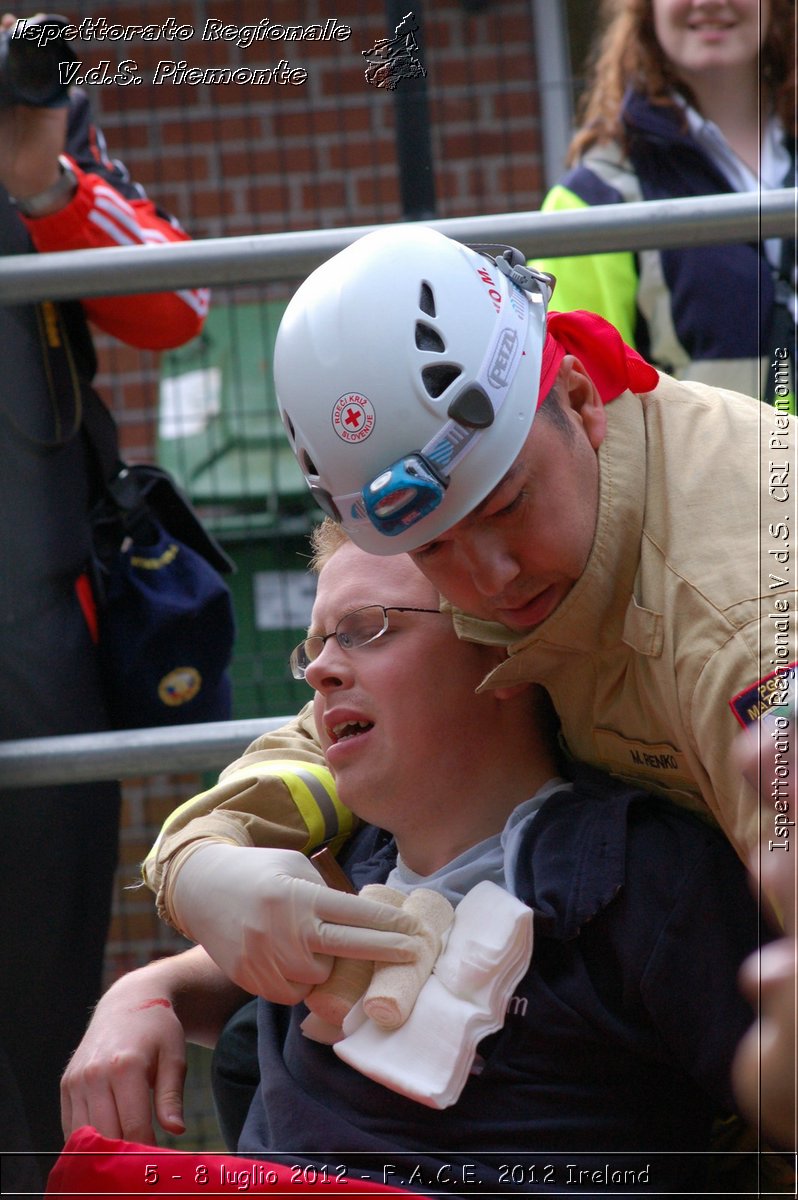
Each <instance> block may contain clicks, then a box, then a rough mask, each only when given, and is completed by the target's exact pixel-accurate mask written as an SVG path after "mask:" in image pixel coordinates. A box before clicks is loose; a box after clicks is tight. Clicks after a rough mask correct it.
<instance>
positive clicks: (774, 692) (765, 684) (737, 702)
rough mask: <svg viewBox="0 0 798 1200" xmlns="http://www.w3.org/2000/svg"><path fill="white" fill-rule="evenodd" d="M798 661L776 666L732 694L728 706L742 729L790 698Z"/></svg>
mask: <svg viewBox="0 0 798 1200" xmlns="http://www.w3.org/2000/svg"><path fill="white" fill-rule="evenodd" d="M796 666H798V663H795V662H792V663H789V665H787V666H784V667H778V668H777V670H775V671H771V673H770V674H769V675H765V676H764V678H762V679H760V680H758V681H757V682H756V683H752V684H751V685H750V687H747V688H745V689H744V690H743V691H742V692H738V693H737V695H736V696H732V698H731V700H730V701H729V707H730V708H731V710H732V712H733V713H734V715H735V717H736V718H737V720H738V721H739V722H740V724H741V725H742V727H743V729H748V728H749V727H750V726H751V725H755V724H756V722H757V721H761V720H762V718H763V717H764V716H765V714H766V713H768V712H770V710H771V709H772V708H776V707H780V706H782V705H786V704H787V703H788V701H789V699H790V695H789V693H790V684H791V683H792V682H793V680H794V679H795V668H796Z"/></svg>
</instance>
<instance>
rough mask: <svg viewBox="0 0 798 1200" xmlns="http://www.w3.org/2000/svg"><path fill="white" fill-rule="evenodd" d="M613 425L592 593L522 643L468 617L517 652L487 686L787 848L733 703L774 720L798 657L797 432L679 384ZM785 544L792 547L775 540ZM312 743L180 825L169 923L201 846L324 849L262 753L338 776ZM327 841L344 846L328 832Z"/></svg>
mask: <svg viewBox="0 0 798 1200" xmlns="http://www.w3.org/2000/svg"><path fill="white" fill-rule="evenodd" d="M607 417H608V432H607V436H606V438H605V440H604V442H603V443H602V445H601V447H600V450H599V466H600V496H599V513H598V521H597V527H596V533H595V537H594V543H593V549H592V551H591V555H590V558H589V560H588V564H587V566H586V569H585V572H584V574H583V576H582V578H581V579H580V580H579V582H578V583H577V584H576V585H575V587H574V588H573V589H572V591H571V592H570V594H569V595H568V596H567V597H566V599H565V600H564V601H563V603H562V604H561V605H560V606H559V608H558V609H557V610H556V611H555V612H554V613H553V614H552V616H551V617H549V618H548V620H546V621H545V622H544V623H543V624H542V625H539V626H538V627H537V628H536V629H535V630H534V632H532V633H531V634H528V635H526V636H524V637H522V638H520V639H516V640H513V635H511V634H510V633H509V632H508V631H507V630H506V629H504V628H503V627H501V626H498V625H489V624H487V623H485V622H481V621H477V620H475V619H473V618H470V617H467V616H464V615H463V614H462V613H455V622H456V626H457V629H458V633H459V634H460V635H461V636H463V637H466V638H469V639H474V640H477V641H498V642H502V643H505V644H507V645H508V658H507V661H506V662H505V663H503V664H502V665H501V666H499V667H498V668H497V669H496V670H495V671H493V672H492V673H491V675H490V676H488V678H487V679H486V681H485V683H484V684H483V685H482V686H485V687H490V686H491V685H498V684H500V683H508V682H510V681H516V680H530V681H535V682H538V683H541V684H543V685H544V686H545V687H546V689H547V690H548V691H549V693H550V695H551V697H552V699H553V701H554V705H555V708H556V709H557V712H558V714H559V716H560V719H561V722H562V730H563V736H564V740H565V742H566V744H567V746H568V749H569V750H570V752H571V753H572V754H573V755H574V757H576V758H578V759H581V760H583V761H585V762H587V763H591V764H593V765H594V766H598V767H600V768H603V769H605V770H608V771H611V772H612V773H614V774H616V775H618V776H620V777H622V778H624V779H632V780H635V781H636V782H639V783H640V784H642V785H644V786H645V787H647V788H651V789H654V790H658V791H665V792H667V793H668V794H669V795H671V796H672V797H673V798H674V799H676V800H678V801H681V802H683V803H685V804H686V805H688V806H689V807H692V808H694V809H696V810H698V811H703V812H705V813H709V814H711V816H712V817H713V818H714V819H715V820H716V821H717V822H718V823H719V824H720V825H721V827H722V828H723V829H724V830H725V832H726V833H727V835H728V836H729V838H730V839H731V840H732V842H733V843H734V845H735V846H736V847H737V849H738V852H740V853H741V854H744V853H746V851H747V850H748V849H749V848H750V847H752V846H753V845H754V844H755V842H756V841H757V839H758V837H759V836H760V830H761V828H762V827H764V832H765V836H766V837H767V836H773V835H774V833H775V826H774V821H773V817H774V805H773V801H772V798H771V796H770V793H769V791H768V789H767V787H766V786H765V784H764V782H763V788H762V800H761V804H760V801H759V799H758V797H757V796H756V794H755V792H754V790H753V789H752V788H751V787H749V785H748V784H746V783H745V781H744V780H743V779H742V776H741V775H740V772H739V770H738V768H737V766H736V764H735V762H734V761H733V759H732V756H731V748H732V744H733V742H734V741H735V738H736V737H737V735H738V734H739V732H740V728H741V726H740V723H739V721H738V719H737V718H736V717H735V714H734V711H733V709H732V707H731V705H730V701H732V700H733V699H734V698H735V697H737V696H739V695H740V694H744V693H747V692H748V691H749V689H751V691H750V694H749V695H747V696H746V698H745V700H741V701H739V702H738V709H739V710H740V711H745V712H748V714H749V715H750V716H756V715H758V712H759V709H760V708H761V707H762V705H763V703H765V702H766V700H767V697H768V695H771V696H772V693H769V692H768V686H769V685H768V684H767V683H765V684H762V685H761V686H759V687H757V685H758V684H759V683H760V681H761V680H762V679H763V678H764V677H766V676H768V675H769V674H771V673H772V672H774V670H776V669H777V668H780V669H783V668H785V667H786V666H787V665H788V664H791V663H794V662H795V660H796V657H797V656H796V650H795V641H796V633H795V618H794V613H795V582H794V580H795V573H796V565H798V557H796V547H795V546H794V545H791V544H790V542H791V539H794V538H796V537H798V531H796V515H795V512H796V509H795V498H794V491H795V487H796V483H797V482H798V481H796V479H795V446H796V440H798V439H797V438H796V423H795V421H794V419H793V418H789V417H787V416H782V415H781V414H779V413H777V412H776V411H775V410H773V409H772V408H768V407H766V406H764V405H761V404H760V403H759V402H758V401H756V400H753V399H749V398H748V397H743V396H738V395H736V394H734V393H729V392H723V391H718V390H716V389H713V388H709V387H706V386H703V385H701V384H684V383H677V382H675V381H674V380H671V379H669V378H668V377H663V378H662V380H661V382H660V385H659V386H658V387H657V389H656V390H655V391H654V392H652V393H650V394H649V395H645V396H642V397H638V396H635V395H632V394H631V393H629V392H626V393H624V394H623V395H621V396H619V397H618V398H617V399H616V400H614V401H613V402H612V403H611V404H610V405H609V406H608V408H607ZM785 463H788V464H789V466H788V470H787V472H786V473H785V472H782V471H781V470H780V468H781V466H782V465H783V464H785ZM760 464H761V465H760ZM787 517H789V519H788V520H785V518H787ZM780 526H781V527H782V529H786V530H787V531H788V534H787V538H786V540H785V537H784V536H782V534H781V533H780V532H775V533H774V532H773V531H774V530H776V531H778V530H779V527H780ZM774 551H777V552H779V553H780V554H781V555H782V559H781V561H778V560H777V559H776V557H775V556H774V553H773V552H774ZM785 553H786V554H787V559H786V560H785V559H784V557H783V556H784V554H785ZM777 602H778V604H779V605H780V606H781V607H777ZM785 621H786V622H787V625H788V630H789V631H788V633H787V634H786V635H785V633H784V629H785ZM313 738H314V729H313V721H312V716H311V714H310V712H309V710H308V709H305V710H303V713H302V714H300V716H299V717H298V718H296V719H294V720H293V721H292V722H290V723H289V724H288V725H287V726H285V727H284V729H283V730H282V731H278V732H277V733H275V734H269V735H266V736H265V737H264V738H262V739H259V741H257V742H255V743H253V745H252V746H251V747H250V749H249V751H248V752H247V754H245V755H244V757H243V758H241V759H239V760H238V762H237V763H234V764H232V766H231V767H228V768H227V769H226V771H225V772H224V773H223V775H222V777H221V780H220V782H219V784H218V785H217V786H216V787H215V788H212V789H211V790H210V791H208V792H205V793H204V794H203V795H201V796H199V797H196V798H195V799H194V800H192V801H189V802H188V803H187V804H186V805H184V806H183V807H182V808H181V809H178V811H177V813H175V814H173V815H172V817H170V818H169V820H168V821H167V822H166V824H165V826H164V830H163V831H162V833H161V836H160V838H159V840H158V842H157V843H156V845H155V847H154V848H153V850H152V851H151V853H150V856H149V857H148V859H147V862H146V863H145V867H144V875H145V879H146V881H147V882H148V883H149V885H150V886H151V887H152V888H153V889H154V890H156V891H158V892H159V901H160V905H161V911H162V913H163V914H164V915H165V916H166V917H167V919H168V918H169V915H170V913H169V904H168V888H165V887H164V870H165V868H166V867H167V866H168V865H169V864H170V863H171V864H172V868H175V869H176V868H177V867H179V862H180V861H181V860H182V857H183V856H184V855H185V854H186V853H187V852H190V848H194V847H195V846H196V843H197V840H198V839H200V838H203V837H211V838H217V839H219V838H221V839H222V840H227V841H233V842H236V843H238V844H242V845H268V846H289V847H292V848H295V849H301V850H307V849H309V848H310V847H311V846H312V845H313V844H314V842H313V837H314V836H315V835H314V834H313V833H312V831H311V829H310V826H311V824H313V822H310V821H309V819H308V809H307V806H306V810H305V811H304V812H303V811H302V809H301V807H299V806H295V804H294V803H293V798H292V795H291V790H290V787H289V786H288V785H287V784H286V783H284V782H283V780H282V779H281V778H277V777H276V775H275V772H274V768H273V767H272V768H271V769H270V774H269V775H264V774H263V770H264V751H265V752H266V762H267V763H268V760H269V759H271V760H272V762H273V761H274V760H283V767H287V768H288V774H289V775H290V762H287V763H286V762H285V760H293V759H295V758H299V759H302V760H303V761H304V762H305V763H315V764H318V765H319V766H318V767H317V770H321V771H322V773H323V760H322V758H321V755H320V752H319V750H318V747H317V745H316V744H315V742H314V740H313ZM278 774H279V772H278ZM327 782H328V783H329V791H330V793H331V794H333V795H334V789H333V788H332V780H331V779H329V776H328V777H327ZM760 809H761V811H760ZM333 811H335V812H336V813H337V814H338V816H339V817H341V816H342V815H343V813H344V810H342V809H341V808H340V806H338V807H337V808H336V809H335V810H333V809H329V812H330V813H331V814H332V812H333ZM316 825H317V826H318V822H316ZM348 829H349V826H347V825H346V823H344V825H343V826H341V828H340V833H341V834H342V835H343V836H346V834H347V833H348ZM325 831H326V833H327V835H328V836H332V835H333V834H334V833H335V832H336V830H334V829H332V828H331V823H330V822H328V823H327V825H326V826H325ZM317 832H318V830H317ZM321 840H323V838H319V841H321ZM315 844H318V842H316V843H315ZM187 847H188V848H189V849H188V850H187Z"/></svg>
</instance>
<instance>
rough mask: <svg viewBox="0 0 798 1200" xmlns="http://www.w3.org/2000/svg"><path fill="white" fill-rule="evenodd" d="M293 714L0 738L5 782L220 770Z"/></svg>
mask: <svg viewBox="0 0 798 1200" xmlns="http://www.w3.org/2000/svg"><path fill="white" fill-rule="evenodd" d="M288 719H289V718H288V717H262V718H253V719H250V720H246V721H210V722H207V723H205V724H197V725H172V726H170V727H168V728H165V729H164V728H160V727H159V728H157V729H124V730H115V731H114V732H112V733H75V734H68V735H67V736H65V737H46V738H20V739H19V740H17V741H9V742H0V787H7V788H11V787H46V786H48V785H49V784H62V783H91V782H96V781H98V780H101V779H130V778H132V777H134V776H137V775H161V774H182V773H184V772H193V771H210V770H218V769H220V768H221V767H224V766H227V764H228V763H230V762H232V761H233V759H235V758H237V757H238V756H239V754H242V753H243V751H244V750H245V749H246V748H247V746H248V745H249V743H250V742H251V741H253V740H254V739H255V738H256V737H259V736H260V734H262V733H270V732H271V731H272V730H274V729H279V727H280V726H281V725H284V724H285V722H286V721H287V720H288Z"/></svg>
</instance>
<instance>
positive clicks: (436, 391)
mask: <svg viewBox="0 0 798 1200" xmlns="http://www.w3.org/2000/svg"><path fill="white" fill-rule="evenodd" d="M460 375H461V370H460V367H455V366H452V365H451V364H450V363H440V364H436V365H435V366H434V367H425V368H424V370H423V371H422V372H421V378H422V380H423V381H424V387H425V388H426V389H427V395H428V396H430V397H431V398H432V399H433V400H437V399H438V397H439V396H442V395H443V393H444V392H445V391H446V389H447V388H448V387H449V385H450V384H452V383H454V381H455V379H459V377H460Z"/></svg>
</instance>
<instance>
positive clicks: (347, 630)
mask: <svg viewBox="0 0 798 1200" xmlns="http://www.w3.org/2000/svg"><path fill="white" fill-rule="evenodd" d="M389 612H412V613H437V614H438V615H439V616H440V609H438V608H399V607H398V606H397V605H395V604H392V605H391V606H390V607H389V608H383V607H382V605H381V604H367V605H366V606H365V608H356V609H355V610H354V612H350V613H347V614H346V616H345V617H341V620H340V621H339V622H338V624H337V625H336V626H335V629H334V630H333V632H332V633H315V634H313V636H312V637H306V638H305V640H304V642H300V643H299V645H298V646H295V647H294V649H293V650H292V651H291V658H290V660H289V661H290V664H291V674H292V675H293V677H294V679H304V678H305V671H306V670H307V669H308V667H309V666H310V664H311V663H312V662H313V661H314V660H315V659H317V658H318V657H319V655H320V654H321V652H322V650H323V649H324V643H325V642H326V641H329V639H330V638H331V637H334V638H335V640H336V642H337V643H338V645H339V646H340V647H341V649H342V650H357V648H358V647H359V646H367V645H368V644H369V642H375V641H376V640H377V638H378V637H382V635H383V634H384V633H385V631H386V630H387V628H388V613H389Z"/></svg>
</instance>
